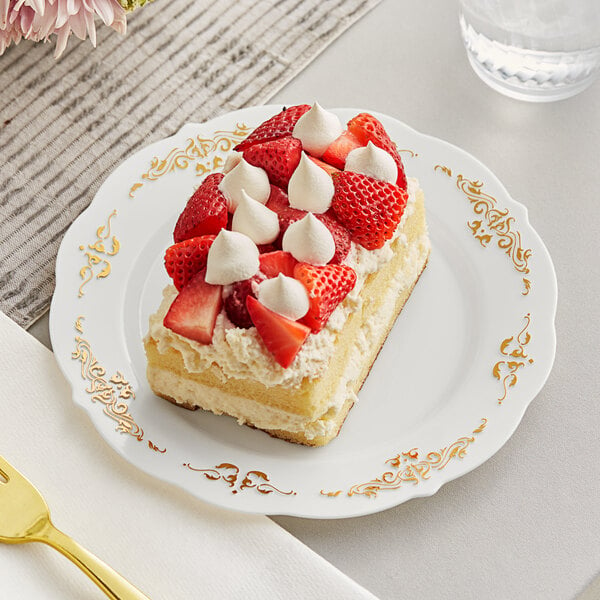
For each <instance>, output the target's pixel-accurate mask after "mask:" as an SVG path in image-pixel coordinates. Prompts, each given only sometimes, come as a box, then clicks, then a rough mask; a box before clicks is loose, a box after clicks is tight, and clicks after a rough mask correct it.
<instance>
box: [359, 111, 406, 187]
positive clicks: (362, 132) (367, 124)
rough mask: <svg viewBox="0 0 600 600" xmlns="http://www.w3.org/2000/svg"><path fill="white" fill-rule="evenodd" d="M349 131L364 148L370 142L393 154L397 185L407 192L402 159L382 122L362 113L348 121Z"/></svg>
mask: <svg viewBox="0 0 600 600" xmlns="http://www.w3.org/2000/svg"><path fill="white" fill-rule="evenodd" d="M348 130H349V131H351V132H352V133H353V134H354V135H355V136H356V137H357V138H358V139H359V140H360V142H361V145H362V146H366V145H367V143H368V142H373V144H375V145H376V146H378V147H379V148H382V149H383V150H385V151H386V152H388V153H389V154H391V156H392V158H393V159H394V160H395V161H396V166H397V167H398V179H396V185H398V187H401V188H402V189H403V190H405V189H406V186H407V183H406V174H405V173H404V165H403V164H402V159H401V158H400V154H398V149H397V148H396V144H394V142H392V140H391V139H390V136H389V135H388V134H387V131H386V130H385V129H384V127H383V125H382V124H381V122H380V121H379V120H377V119H376V118H375V117H374V116H373V115H370V114H369V113H360V114H359V115H356V117H354V118H353V119H350V121H348Z"/></svg>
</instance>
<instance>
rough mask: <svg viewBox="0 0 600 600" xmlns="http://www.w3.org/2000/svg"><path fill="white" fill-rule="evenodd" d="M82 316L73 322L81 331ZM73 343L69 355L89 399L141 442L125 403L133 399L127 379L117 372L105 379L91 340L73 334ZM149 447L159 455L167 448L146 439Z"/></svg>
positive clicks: (120, 431)
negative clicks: (73, 361)
mask: <svg viewBox="0 0 600 600" xmlns="http://www.w3.org/2000/svg"><path fill="white" fill-rule="evenodd" d="M83 319H84V317H83V316H81V315H80V316H79V317H77V320H76V321H75V329H76V330H77V331H78V332H79V333H81V334H82V333H83V324H82V321H83ZM75 344H76V345H75V350H74V351H73V352H72V353H71V357H72V358H73V360H78V361H79V362H80V363H81V377H82V379H85V380H86V381H88V383H89V385H88V387H87V388H86V389H85V391H86V392H87V393H88V394H89V395H90V396H91V400H92V402H100V403H101V404H103V405H104V414H106V415H108V416H109V417H110V418H111V419H112V420H113V421H116V423H117V426H116V431H118V432H119V433H126V434H129V435H131V436H133V437H134V438H135V439H136V440H138V442H141V441H142V440H143V439H144V430H143V429H142V428H141V427H140V426H139V425H138V424H137V423H136V422H135V419H134V418H133V417H132V416H131V413H130V412H129V406H128V405H127V402H126V401H127V400H129V399H133V398H135V392H134V391H133V388H132V387H131V384H130V383H129V381H127V379H125V377H124V375H123V374H122V373H121V372H120V371H117V372H116V373H115V374H114V375H113V376H112V377H110V378H109V379H106V369H105V368H104V367H103V366H102V365H100V364H99V363H98V361H97V359H96V358H95V356H94V355H93V353H92V349H91V347H90V343H89V342H88V341H87V340H85V339H83V338H82V337H81V336H76V337H75ZM148 448H150V450H154V452H158V453H159V454H164V453H165V452H166V451H167V449H166V448H163V449H161V448H159V447H158V446H157V445H156V444H154V443H153V442H151V441H150V440H148Z"/></svg>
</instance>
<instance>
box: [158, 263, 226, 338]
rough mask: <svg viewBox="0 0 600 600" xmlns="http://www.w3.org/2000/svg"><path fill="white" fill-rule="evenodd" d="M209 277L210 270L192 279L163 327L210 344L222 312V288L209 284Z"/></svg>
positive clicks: (179, 296) (172, 307)
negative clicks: (206, 278) (205, 277)
mask: <svg viewBox="0 0 600 600" xmlns="http://www.w3.org/2000/svg"><path fill="white" fill-rule="evenodd" d="M205 275H206V270H202V271H200V272H199V273H196V275H194V277H192V279H190V281H189V282H188V284H187V285H186V286H185V287H184V288H183V289H182V290H181V291H180V292H179V294H178V295H177V297H176V298H175V300H173V304H171V307H170V308H169V310H168V312H167V314H166V315H165V318H164V320H163V324H164V326H165V327H167V328H168V329H170V330H171V331H174V332H175V333H178V334H179V335H182V336H183V337H186V338H189V339H190V340H195V341H196V342H200V343H201V344H210V343H211V342H212V334H213V330H214V328H215V321H216V320H217V315H218V314H219V312H220V310H221V303H222V301H221V291H222V286H220V285H210V283H206V281H204V276H205Z"/></svg>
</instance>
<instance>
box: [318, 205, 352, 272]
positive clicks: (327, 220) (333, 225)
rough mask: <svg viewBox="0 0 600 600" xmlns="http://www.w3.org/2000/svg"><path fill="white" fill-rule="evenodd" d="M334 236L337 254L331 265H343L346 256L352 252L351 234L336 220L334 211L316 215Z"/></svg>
mask: <svg viewBox="0 0 600 600" xmlns="http://www.w3.org/2000/svg"><path fill="white" fill-rule="evenodd" d="M315 217H317V219H319V221H321V223H323V225H325V227H327V229H329V232H330V233H331V235H332V236H333V241H334V242H335V254H334V255H333V258H332V259H331V260H330V261H329V263H330V264H331V263H335V264H339V263H341V262H342V261H343V260H344V259H345V258H346V256H348V252H350V240H351V238H350V233H349V232H348V230H347V229H346V228H345V227H344V226H343V225H342V224H341V223H340V222H339V221H338V220H337V219H336V218H335V215H334V214H333V211H331V210H328V211H327V212H326V213H323V214H322V215H315Z"/></svg>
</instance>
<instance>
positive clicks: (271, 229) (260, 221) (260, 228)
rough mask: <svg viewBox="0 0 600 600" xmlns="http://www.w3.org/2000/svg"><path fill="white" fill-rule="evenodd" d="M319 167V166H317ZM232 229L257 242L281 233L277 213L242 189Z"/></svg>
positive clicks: (266, 241) (262, 241) (267, 239)
mask: <svg viewBox="0 0 600 600" xmlns="http://www.w3.org/2000/svg"><path fill="white" fill-rule="evenodd" d="M317 168H318V167H317ZM231 229H232V230H233V231H238V232H239V233H243V234H245V235H247V236H248V237H249V238H250V239H251V240H252V241H253V242H254V243H255V244H269V243H271V242H272V241H274V240H275V239H276V238H277V236H278V235H279V218H278V217H277V213H275V212H273V211H272V210H271V209H270V208H267V207H266V206H265V205H264V204H261V203H260V202H257V201H256V200H255V199H254V198H251V197H250V196H249V195H248V194H247V193H246V190H244V189H242V191H241V193H240V201H239V203H238V206H237V208H236V209H235V212H234V213H233V220H232V222H231Z"/></svg>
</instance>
